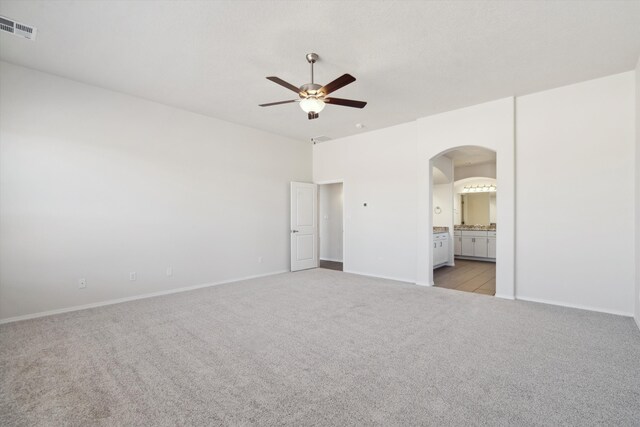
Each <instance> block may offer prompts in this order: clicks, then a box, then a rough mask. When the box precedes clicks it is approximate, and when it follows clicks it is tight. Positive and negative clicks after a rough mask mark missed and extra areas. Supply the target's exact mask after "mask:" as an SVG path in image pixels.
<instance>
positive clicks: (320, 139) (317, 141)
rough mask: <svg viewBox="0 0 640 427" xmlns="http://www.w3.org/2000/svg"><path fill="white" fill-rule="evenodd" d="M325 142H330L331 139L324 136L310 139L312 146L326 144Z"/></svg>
mask: <svg viewBox="0 0 640 427" xmlns="http://www.w3.org/2000/svg"><path fill="white" fill-rule="evenodd" d="M327 141H331V138H329V137H328V136H324V135H320V136H314V137H313V138H311V142H313V143H314V144H320V143H321V142H327Z"/></svg>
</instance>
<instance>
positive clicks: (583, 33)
mask: <svg viewBox="0 0 640 427" xmlns="http://www.w3.org/2000/svg"><path fill="white" fill-rule="evenodd" d="M612 3H616V4H615V7H614V6H612ZM0 15H4V16H7V17H9V18H12V19H15V20H17V21H20V22H23V23H25V24H28V25H33V26H35V27H36V28H37V29H38V38H37V40H36V41H29V40H25V39H20V38H18V37H13V36H11V35H7V34H1V35H0V59H2V60H4V61H8V62H11V63H15V64H18V65H23V66H26V67H29V68H33V69H36V70H41V71H45V72H48V73H52V74H56V75H59V76H63V77H67V78H70V79H74V80H77V81H79V82H84V83H88V84H92V85H96V86H100V87H103V88H107V89H111V90H114V91H119V92H123V93H127V94H131V95H134V96H138V97H142V98H145V99H149V100H153V101H157V102H160V103H163V104H167V105H171V106H175V107H179V108H183V109H186V110H189V111H193V112H196V113H200V114H204V115H207V116H211V117H216V118H220V119H223V120H227V121H231V122H235V123H239V124H243V125H247V126H251V127H254V128H258V129H262V130H266V131H269V132H273V133H276V134H280V135H286V136H289V137H292V138H296V139H300V140H305V141H308V140H309V138H310V137H312V136H316V135H327V136H328V137H331V138H339V137H344V136H347V135H352V134H356V133H360V132H363V131H368V130H374V129H379V128H382V127H387V126H391V125H395V124H399V123H404V122H408V121H412V120H415V119H416V118H419V117H424V116H428V115H431V114H434V113H438V112H443V111H448V110H452V109H456V108H460V107H465V106H469V105H474V104H478V103H481V102H486V101H490V100H494V99H499V98H503V97H507V96H513V95H523V94H527V93H532V92H537V91H541V90H545V89H550V88H554V87H558V86H562V85H566V84H570V83H574V82H578V81H583V80H588V79H593V78H597V77H602V76H606V75H611V74H614V73H619V72H624V71H628V70H631V69H633V67H634V66H635V62H636V61H637V58H638V56H640V2H638V1H628V2H627V1H621V2H614V1H593V2H587V1H585V2H564V1H557V2H503V1H482V2H475V1H474V2H404V1H379V2H369V1H350V2H330V1H324V2H316V1H296V2H275V1H211V2H207V1H180V2H179V1H154V2H149V1H126V2H124V1H123V2H115V1H101V0H96V1H83V2H80V1H55V2H54V1H30V0H20V1H13V0H2V1H0ZM310 17H311V18H312V19H310ZM309 52H317V53H318V54H319V55H320V59H319V61H318V63H317V64H316V67H315V76H316V81H317V82H318V83H320V84H326V83H328V82H329V81H331V80H333V79H335V78H336V77H338V76H340V75H342V74H344V73H350V74H352V75H353V76H355V77H356V79H357V81H356V82H355V83H353V84H351V85H349V86H347V87H344V88H343V89H340V90H339V91H337V92H335V94H334V95H335V96H336V97H340V98H349V99H357V100H365V101H367V102H368V105H367V106H366V107H365V108H364V109H362V110H358V109H353V108H341V107H339V106H332V107H333V108H326V109H325V110H324V111H322V113H321V114H320V117H319V119H317V120H308V119H307V115H306V114H305V113H304V112H302V111H301V109H300V107H299V106H298V105H297V103H294V104H285V105H281V106H276V107H270V108H268V109H266V108H260V107H258V104H261V103H266V102H272V101H278V100H287V99H290V93H289V92H288V91H287V90H285V89H284V88H282V87H280V86H277V85H275V84H273V83H272V82H269V81H268V80H266V79H265V77H266V76H278V77H280V78H282V79H284V80H286V81H288V82H291V83H293V84H294V85H297V86H299V85H302V84H304V83H308V80H309V64H308V63H307V62H306V60H305V55H306V54H307V53H309ZM356 123H365V124H366V129H364V130H363V129H359V128H356V127H355V124H356Z"/></svg>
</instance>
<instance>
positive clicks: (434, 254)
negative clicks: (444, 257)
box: [433, 242, 438, 265]
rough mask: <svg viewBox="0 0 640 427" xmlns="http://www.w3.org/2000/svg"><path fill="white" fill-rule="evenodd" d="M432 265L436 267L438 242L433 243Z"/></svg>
mask: <svg viewBox="0 0 640 427" xmlns="http://www.w3.org/2000/svg"><path fill="white" fill-rule="evenodd" d="M433 265H438V242H433Z"/></svg>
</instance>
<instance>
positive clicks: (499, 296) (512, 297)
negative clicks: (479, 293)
mask: <svg viewBox="0 0 640 427" xmlns="http://www.w3.org/2000/svg"><path fill="white" fill-rule="evenodd" d="M494 296H495V297H496V298H502V299H510V300H514V299H515V297H514V296H513V295H504V294H495V295H494Z"/></svg>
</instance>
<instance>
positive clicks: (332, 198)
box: [318, 182, 344, 271]
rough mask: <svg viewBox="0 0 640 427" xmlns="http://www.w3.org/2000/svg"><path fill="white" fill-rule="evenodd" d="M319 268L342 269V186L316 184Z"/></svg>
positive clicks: (338, 184) (340, 184) (339, 184)
mask: <svg viewBox="0 0 640 427" xmlns="http://www.w3.org/2000/svg"><path fill="white" fill-rule="evenodd" d="M318 211H319V215H318V218H319V221H318V223H319V239H318V240H319V246H320V250H319V254H320V268H326V269H329V270H337V271H343V269H344V186H343V183H342V182H335V183H328V184H320V185H318Z"/></svg>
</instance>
